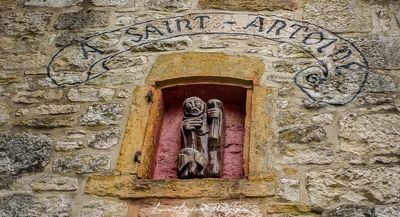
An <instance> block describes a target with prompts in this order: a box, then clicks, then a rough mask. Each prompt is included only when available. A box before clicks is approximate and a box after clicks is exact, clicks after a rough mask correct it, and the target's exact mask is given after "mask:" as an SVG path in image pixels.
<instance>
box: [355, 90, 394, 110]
mask: <svg viewBox="0 0 400 217" xmlns="http://www.w3.org/2000/svg"><path fill="white" fill-rule="evenodd" d="M395 100H396V95H395V94H394V93H361V94H360V95H358V96H357V98H356V99H355V100H354V101H353V103H354V104H356V105H387V104H393V103H394V102H395ZM376 108H377V107H375V109H376Z"/></svg>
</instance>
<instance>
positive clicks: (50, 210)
mask: <svg viewBox="0 0 400 217" xmlns="http://www.w3.org/2000/svg"><path fill="white" fill-rule="evenodd" d="M38 198H39V201H40V203H41V204H43V208H44V211H43V214H42V216H43V215H45V216H46V215H47V216H59V217H70V216H71V212H72V210H71V199H70V198H67V197H65V196H62V195H43V196H38Z"/></svg>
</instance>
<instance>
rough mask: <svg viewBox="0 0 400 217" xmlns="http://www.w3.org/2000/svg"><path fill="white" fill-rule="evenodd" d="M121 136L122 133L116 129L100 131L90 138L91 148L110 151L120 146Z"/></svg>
mask: <svg viewBox="0 0 400 217" xmlns="http://www.w3.org/2000/svg"><path fill="white" fill-rule="evenodd" d="M119 135H120V132H119V130H118V129H116V128H114V129H110V130H105V131H100V132H98V133H96V134H95V135H93V136H91V137H89V140H88V144H89V146H90V147H92V148H96V149H109V148H111V147H113V146H115V145H117V144H118V142H119Z"/></svg>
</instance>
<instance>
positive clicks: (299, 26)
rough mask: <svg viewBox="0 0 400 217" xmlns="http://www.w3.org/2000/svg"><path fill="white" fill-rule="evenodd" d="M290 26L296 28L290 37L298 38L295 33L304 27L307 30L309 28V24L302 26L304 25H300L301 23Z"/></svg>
mask: <svg viewBox="0 0 400 217" xmlns="http://www.w3.org/2000/svg"><path fill="white" fill-rule="evenodd" d="M290 27H292V28H294V29H295V30H294V32H293V33H292V34H291V35H290V36H289V38H296V37H295V35H296V34H297V33H298V32H299V31H300V30H301V29H303V28H304V31H307V30H308V27H307V26H302V25H299V24H293V25H291V26H290ZM296 27H297V28H296Z"/></svg>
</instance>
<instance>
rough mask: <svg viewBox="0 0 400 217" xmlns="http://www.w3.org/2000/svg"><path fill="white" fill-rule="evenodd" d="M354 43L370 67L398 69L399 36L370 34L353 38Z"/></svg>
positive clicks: (399, 54)
mask: <svg viewBox="0 0 400 217" xmlns="http://www.w3.org/2000/svg"><path fill="white" fill-rule="evenodd" d="M355 45H356V46H357V47H358V48H359V49H360V50H361V52H363V54H364V55H365V56H366V58H367V60H368V62H369V66H370V67H371V68H375V69H400V63H399V61H398V60H399V59H400V36H384V35H370V36H366V37H360V38H357V39H355ZM389 84H390V83H389ZM382 85H384V84H382Z"/></svg>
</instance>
